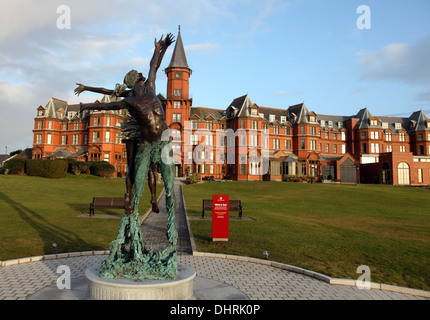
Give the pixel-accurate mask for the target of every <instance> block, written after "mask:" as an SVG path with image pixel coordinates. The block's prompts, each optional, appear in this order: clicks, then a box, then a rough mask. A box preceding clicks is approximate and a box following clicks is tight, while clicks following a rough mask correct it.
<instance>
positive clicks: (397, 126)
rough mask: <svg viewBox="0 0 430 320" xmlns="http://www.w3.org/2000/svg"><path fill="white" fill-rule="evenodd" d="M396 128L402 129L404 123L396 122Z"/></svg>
mask: <svg viewBox="0 0 430 320" xmlns="http://www.w3.org/2000/svg"><path fill="white" fill-rule="evenodd" d="M394 128H396V129H397V130H400V129H402V124H401V123H395V124H394Z"/></svg>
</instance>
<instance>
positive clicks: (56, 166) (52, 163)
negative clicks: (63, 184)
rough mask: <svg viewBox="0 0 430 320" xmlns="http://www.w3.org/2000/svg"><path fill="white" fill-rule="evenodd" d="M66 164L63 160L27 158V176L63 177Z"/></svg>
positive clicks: (65, 171)
mask: <svg viewBox="0 0 430 320" xmlns="http://www.w3.org/2000/svg"><path fill="white" fill-rule="evenodd" d="M67 167H68V164H67V162H66V161H63V160H27V174H28V175H29V176H37V177H45V178H56V179H59V178H65V177H66V175H67Z"/></svg>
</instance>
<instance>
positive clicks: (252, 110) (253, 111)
mask: <svg viewBox="0 0 430 320" xmlns="http://www.w3.org/2000/svg"><path fill="white" fill-rule="evenodd" d="M251 115H252V116H258V110H257V109H256V108H252V109H251Z"/></svg>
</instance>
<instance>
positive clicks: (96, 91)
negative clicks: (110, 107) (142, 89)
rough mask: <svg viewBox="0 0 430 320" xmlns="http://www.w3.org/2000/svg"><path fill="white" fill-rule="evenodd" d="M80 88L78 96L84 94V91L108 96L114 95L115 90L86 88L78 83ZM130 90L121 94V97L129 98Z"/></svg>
mask: <svg viewBox="0 0 430 320" xmlns="http://www.w3.org/2000/svg"><path fill="white" fill-rule="evenodd" d="M76 85H77V86H78V87H77V88H76V89H75V94H76V95H78V96H79V95H80V94H81V93H82V92H84V91H90V92H95V93H101V94H106V95H109V96H111V95H113V93H114V90H110V89H105V88H95V87H88V86H84V85H83V84H81V83H77V84H76ZM129 92H130V90H125V91H123V92H122V93H121V94H120V97H128V95H129Z"/></svg>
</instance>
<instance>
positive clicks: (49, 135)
mask: <svg viewBox="0 0 430 320" xmlns="http://www.w3.org/2000/svg"><path fill="white" fill-rule="evenodd" d="M51 143H52V134H50V133H48V136H47V139H46V144H51Z"/></svg>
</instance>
